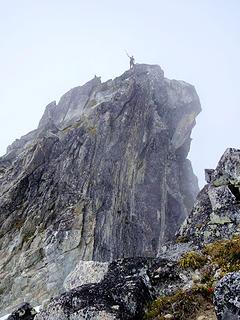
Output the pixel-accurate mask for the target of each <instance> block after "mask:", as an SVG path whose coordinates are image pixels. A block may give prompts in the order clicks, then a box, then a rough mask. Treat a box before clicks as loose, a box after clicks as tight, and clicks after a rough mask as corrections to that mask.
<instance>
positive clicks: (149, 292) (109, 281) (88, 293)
mask: <svg viewBox="0 0 240 320" xmlns="http://www.w3.org/2000/svg"><path fill="white" fill-rule="evenodd" d="M185 281H186V279H185ZM183 283H184V280H183V279H182V277H181V273H180V268H179V266H178V265H177V263H176V262H173V261H169V260H166V259H151V258H132V259H131V258H129V259H123V260H118V261H114V262H112V263H111V264H110V265H109V269H108V271H107V272H106V274H105V276H104V279H103V280H102V281H101V282H100V283H95V284H86V285H83V286H81V287H76V288H75V289H72V290H70V291H69V292H66V293H64V294H62V295H61V296H59V297H57V298H55V299H52V300H51V301H50V303H49V305H48V306H47V307H46V308H45V309H44V310H43V311H41V312H40V313H39V314H38V315H37V316H36V317H35V320H53V319H54V320H55V319H61V320H69V319H71V320H73V319H78V320H84V319H99V320H103V319H107V320H114V319H116V320H123V319H126V320H127V319H131V320H134V319H136V320H137V319H142V318H143V316H144V312H145V307H146V305H147V303H148V302H150V301H151V300H152V299H153V298H154V297H156V296H157V294H159V291H160V292H164V291H165V292H166V293H170V292H172V291H174V290H177V288H178V287H180V286H181V285H183Z"/></svg>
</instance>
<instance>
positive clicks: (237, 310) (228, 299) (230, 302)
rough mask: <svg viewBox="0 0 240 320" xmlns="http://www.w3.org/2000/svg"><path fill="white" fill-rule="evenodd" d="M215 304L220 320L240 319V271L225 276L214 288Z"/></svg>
mask: <svg viewBox="0 0 240 320" xmlns="http://www.w3.org/2000/svg"><path fill="white" fill-rule="evenodd" d="M214 304H215V310H216V315H217V319H218V320H239V319H240V273H239V272H231V273H228V274H227V275H226V276H225V277H223V278H222V279H221V280H220V281H219V282H218V284H217V285H216V287H215V290H214Z"/></svg>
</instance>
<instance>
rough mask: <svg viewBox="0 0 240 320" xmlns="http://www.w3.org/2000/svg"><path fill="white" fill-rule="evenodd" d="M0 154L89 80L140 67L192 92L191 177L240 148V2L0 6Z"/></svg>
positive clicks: (64, 0) (62, 0) (46, 0)
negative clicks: (155, 67) (158, 70)
mask: <svg viewBox="0 0 240 320" xmlns="http://www.w3.org/2000/svg"><path fill="white" fill-rule="evenodd" d="M0 39H1V47H0V49H1V50H0V115H1V126H0V154H3V153H4V152H5V149H6V147H7V145H8V144H10V143H11V142H12V141H13V140H14V139H15V138H19V137H20V136H21V135H23V134H25V133H27V132H28V131H30V130H32V129H34V128H36V126H37V124H38V121H39V120H40V117H41V115H42V113H43V111H44V108H45V106H46V105H47V104H48V103H49V102H50V101H52V100H58V99H59V98H60V96H61V95H62V94H64V93H65V92H66V91H68V90H69V89H70V88H72V87H74V86H77V85H81V84H83V83H85V82H86V81H88V80H89V79H90V78H92V77H93V76H94V74H97V75H100V76H102V80H107V79H109V78H113V77H115V76H118V75H119V74H121V73H122V72H124V71H125V70H126V69H127V68H128V58H127V57H126V55H125V49H126V50H127V51H128V52H129V53H130V54H134V55H135V58H136V62H138V63H153V64H159V65H160V66H161V67H162V68H163V70H164V71H165V76H166V77H168V78H175V79H182V80H185V81H187V82H190V83H192V84H194V85H195V87H196V89H197V92H198V94H199V97H200V99H201V103H202V108H203V111H202V113H201V115H200V116H199V117H198V119H197V126H196V127H195V129H194V132H193V134H192V137H193V141H192V147H191V153H190V159H191V160H192V164H193V168H194V171H195V173H196V174H197V176H198V177H199V179H200V185H202V184H203V183H204V181H203V169H204V168H207V167H210V168H211V167H215V166H216V164H217V161H218V159H219V157H220V156H221V154H222V153H223V152H224V150H225V149H226V148H227V147H230V146H232V147H240V141H239V133H238V128H239V122H240V120H239V119H240V111H239V101H240V90H239V75H240V41H239V39H240V1H239V0H228V1H226V0H224V1H221V0H201V1H200V0H199V1H197V0H165V1H161V0H158V1H157V0H155V1H154V0H148V1H139V0H138V1H137V0H133V1H129V0H128V1H127V0H121V1H113V0H112V1H110V0H101V1H100V0H92V1H87V0H84V1H81V0H78V1H77V0H41V1H40V0H39V1H37V0H35V1H34V0H31V1H30V0H29V1H26V0H21V1H19V0H8V1H3V0H2V1H1V0H0Z"/></svg>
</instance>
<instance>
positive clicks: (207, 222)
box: [180, 148, 240, 245]
mask: <svg viewBox="0 0 240 320" xmlns="http://www.w3.org/2000/svg"><path fill="white" fill-rule="evenodd" d="M205 172H206V180H207V182H208V184H207V185H206V186H205V187H204V188H203V189H202V190H201V192H200V193H199V195H198V197H197V200H196V202H195V204H194V208H193V210H192V212H191V214H190V215H189V217H188V218H187V219H186V220H185V222H184V224H183V226H182V227H181V231H180V236H181V237H182V240H185V241H191V242H192V243H194V244H197V245H203V244H205V243H209V242H213V241H214V240H218V239H229V238H231V237H232V236H233V235H234V234H235V235H239V234H240V150H238V149H234V148H229V149H227V150H226V151H225V153H224V154H223V156H222V157H221V159H220V161H219V163H218V165H217V167H216V169H215V170H213V169H210V170H205Z"/></svg>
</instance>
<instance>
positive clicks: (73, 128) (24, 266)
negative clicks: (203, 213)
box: [0, 65, 200, 312]
mask: <svg viewBox="0 0 240 320" xmlns="http://www.w3.org/2000/svg"><path fill="white" fill-rule="evenodd" d="M199 112H200V104H199V99H198V96H197V94H196V91H195V89H194V87H193V86H191V85H189V84H187V83H185V82H182V81H175V80H168V79H166V78H164V74H163V71H162V70H161V68H160V67H159V66H150V65H136V67H135V69H134V71H132V70H130V71H127V72H125V73H124V74H123V75H122V76H120V77H118V78H116V79H114V80H109V81H107V82H105V83H101V81H100V79H99V78H97V77H95V78H94V79H93V80H91V81H89V82H88V83H86V84H85V85H84V86H82V87H76V88H74V89H72V90H70V91H69V92H67V93H66V94H65V95H64V96H63V97H62V98H61V99H60V101H59V103H58V105H57V104H56V103H55V102H53V103H51V104H49V105H48V106H47V108H46V111H45V113H44V115H43V117H42V119H41V121H40V123H39V127H38V128H37V129H36V130H34V131H32V132H30V133H29V134H27V135H26V136H24V137H22V138H21V139H20V140H17V141H15V142H14V143H13V144H12V145H11V146H10V147H9V148H8V152H7V154H6V155H5V156H4V157H2V158H0V270H1V273H0V293H1V295H0V310H1V311H2V312H4V311H5V312H6V311H7V310H10V309H11V305H13V304H14V305H15V304H17V303H20V302H21V301H24V299H25V301H30V302H31V303H32V304H33V305H39V304H40V303H41V302H42V301H44V300H45V299H48V298H49V297H51V296H55V295H56V294H59V293H61V292H64V287H63V283H64V281H65V279H66V277H67V276H68V274H69V273H70V272H71V271H72V270H73V269H74V268H75V266H76V264H77V263H78V262H79V261H80V260H97V261H111V260H114V259H117V258H122V257H132V256H149V257H155V256H157V254H158V253H159V251H160V249H161V247H162V244H163V243H165V241H167V240H170V239H171V238H172V237H173V235H174V233H175V231H176V230H177V228H178V227H179V226H180V224H181V223H182V221H183V220H184V219H185V217H186V216H187V214H188V213H189V211H190V209H191V207H192V205H193V201H194V199H195V196H196V194H197V192H198V187H197V181H196V178H195V176H194V174H193V172H192V168H191V164H190V162H189V160H187V159H186V157H187V154H188V150H189V146H190V134H191V130H192V128H193V126H194V124H195V117H196V116H197V114H198V113H199ZM8 307H9V308H8Z"/></svg>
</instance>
